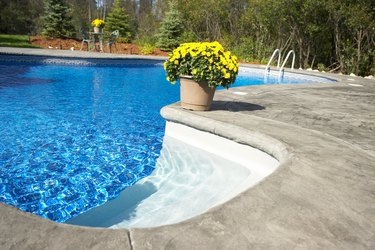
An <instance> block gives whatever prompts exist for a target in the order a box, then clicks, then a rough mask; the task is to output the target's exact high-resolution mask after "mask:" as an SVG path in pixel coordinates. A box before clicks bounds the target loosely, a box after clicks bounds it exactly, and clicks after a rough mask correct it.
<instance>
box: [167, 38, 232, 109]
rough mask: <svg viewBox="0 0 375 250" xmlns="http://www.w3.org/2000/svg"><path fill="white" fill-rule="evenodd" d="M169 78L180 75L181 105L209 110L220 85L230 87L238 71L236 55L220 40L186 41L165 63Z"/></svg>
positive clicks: (175, 79) (172, 78)
mask: <svg viewBox="0 0 375 250" xmlns="http://www.w3.org/2000/svg"><path fill="white" fill-rule="evenodd" d="M164 69H165V71H166V73H167V80H168V81H169V82H171V83H172V84H174V83H175V82H176V81H177V80H178V79H180V84H181V88H180V97H181V106H182V107H183V108H185V109H190V110H200V111H204V110H209V109H210V107H211V103H212V100H213V97H214V94H215V89H216V87H217V86H223V87H225V88H229V85H230V84H232V83H233V82H234V81H235V80H236V76H237V74H238V63H237V57H236V56H234V55H232V54H231V53H230V52H229V51H225V50H224V48H223V46H222V45H221V44H220V43H218V42H197V43H184V44H181V45H180V46H179V47H178V48H176V49H175V50H173V52H172V53H171V54H169V57H168V60H167V61H166V62H165V63H164Z"/></svg>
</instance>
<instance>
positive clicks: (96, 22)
mask: <svg viewBox="0 0 375 250" xmlns="http://www.w3.org/2000/svg"><path fill="white" fill-rule="evenodd" d="M91 25H92V26H93V27H98V28H103V27H104V21H103V20H101V19H99V18H97V19H95V20H93V21H92V22H91Z"/></svg>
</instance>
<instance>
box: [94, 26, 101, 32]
mask: <svg viewBox="0 0 375 250" xmlns="http://www.w3.org/2000/svg"><path fill="white" fill-rule="evenodd" d="M94 32H95V33H102V28H99V27H96V26H94Z"/></svg>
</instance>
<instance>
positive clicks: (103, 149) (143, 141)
mask: <svg viewBox="0 0 375 250" xmlns="http://www.w3.org/2000/svg"><path fill="white" fill-rule="evenodd" d="M0 72H1V73H0V202H5V203H7V204H10V205H13V206H16V207H18V208H20V209H22V210H24V211H28V212H32V213H35V214H38V215H40V216H42V217H45V218H49V219H51V220H54V221H57V222H64V221H66V220H68V219H70V218H72V217H74V216H75V215H78V214H80V213H82V212H84V211H87V210H89V209H91V208H93V207H96V206H98V205H101V204H104V203H105V202H107V201H108V200H111V199H113V198H115V197H116V196H118V195H119V193H120V192H121V191H122V190H124V189H125V188H126V187H128V186H131V185H133V184H134V183H135V182H137V181H138V180H140V179H142V178H144V177H145V176H148V175H150V174H151V172H152V171H153V170H154V168H155V162H156V159H157V158H158V156H159V153H160V150H161V145H162V138H163V135H164V126H165V121H164V120H163V119H162V118H161V116H160V115H159V110H160V109H161V108H162V107H163V106H165V105H168V104H170V103H173V102H176V101H178V100H179V86H178V84H176V85H171V84H169V83H168V82H167V81H166V80H165V73H164V70H163V68H162V66H160V65H151V64H148V65H146V64H144V65H132V66H129V65H128V66H124V65H122V66H115V65H112V66H104V65H102V66H77V65H76V66H72V65H64V64H62V65H52V64H38V63H35V62H34V63H18V62H0ZM255 78H256V79H255V80H250V79H249V76H248V74H247V73H246V72H245V73H241V75H240V76H239V77H238V80H237V82H236V84H235V86H243V85H251V84H261V83H262V82H263V81H264V77H263V74H259V77H258V78H259V79H258V78H257V77H255ZM273 81H274V82H273ZM285 81H286V82H287V83H299V82H301V80H300V79H293V78H289V79H285ZM276 82H277V79H276V78H275V80H272V79H271V78H268V79H267V83H276Z"/></svg>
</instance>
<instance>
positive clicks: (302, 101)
mask: <svg viewBox="0 0 375 250" xmlns="http://www.w3.org/2000/svg"><path fill="white" fill-rule="evenodd" d="M1 51H2V49H1V48H0V53H1ZM33 53H38V52H33ZM69 53H70V52H69ZM0 56H1V55H0ZM304 73H309V72H304ZM327 76H328V75H327ZM332 76H333V77H335V78H339V79H340V82H338V83H331V84H310V85H307V84H303V85H267V86H252V87H241V88H236V89H230V90H227V91H226V90H225V91H218V92H217V93H216V95H215V99H214V104H213V110H212V111H210V112H191V111H186V110H182V109H181V108H180V107H179V106H178V105H177V104H174V105H171V106H168V107H166V108H164V109H163V110H162V111H161V113H162V115H163V116H164V117H165V118H166V119H167V120H170V121H175V122H179V123H183V124H186V125H188V126H191V127H195V128H198V129H201V130H204V131H208V132H211V133H214V134H218V135H221V136H224V137H227V138H230V139H232V140H235V141H238V142H240V143H244V144H248V145H251V146H255V147H257V148H260V149H262V150H264V151H265V152H268V153H270V154H272V155H274V156H275V157H276V158H278V159H279V160H280V162H281V166H280V167H279V169H278V170H276V171H275V172H274V173H273V174H272V175H271V176H269V177H268V178H266V179H265V180H263V181H262V182H261V183H260V184H258V185H257V186H255V187H254V188H252V189H249V190H247V191H245V192H244V193H242V194H240V195H239V196H237V197H235V198H234V199H232V200H231V201H229V202H227V203H225V204H223V205H220V206H218V207H215V208H213V209H211V210H210V211H209V212H207V213H205V214H203V215H200V216H198V217H195V218H193V219H191V220H188V221H186V222H183V223H179V224H175V225H169V226H163V227H158V228H149V229H129V230H119V231H117V230H108V229H93V228H84V227H75V226H70V225H63V224H57V223H54V222H50V221H47V220H44V219H41V218H39V217H37V216H34V215H31V214H27V213H24V212H21V211H19V210H17V209H16V208H13V207H10V206H7V205H5V204H0V249H80V248H82V249H93V248H98V249H99V248H100V249H119V248H121V249H296V248H297V249H318V248H319V249H375V131H374V130H375V80H368V79H363V78H359V77H349V76H338V75H332ZM353 85H354V86H353ZM358 85H360V86H358ZM236 91H241V92H246V93H247V94H246V95H243V96H242V95H241V96H240V95H237V94H235V92H236ZM171 212H172V211H171Z"/></svg>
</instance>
